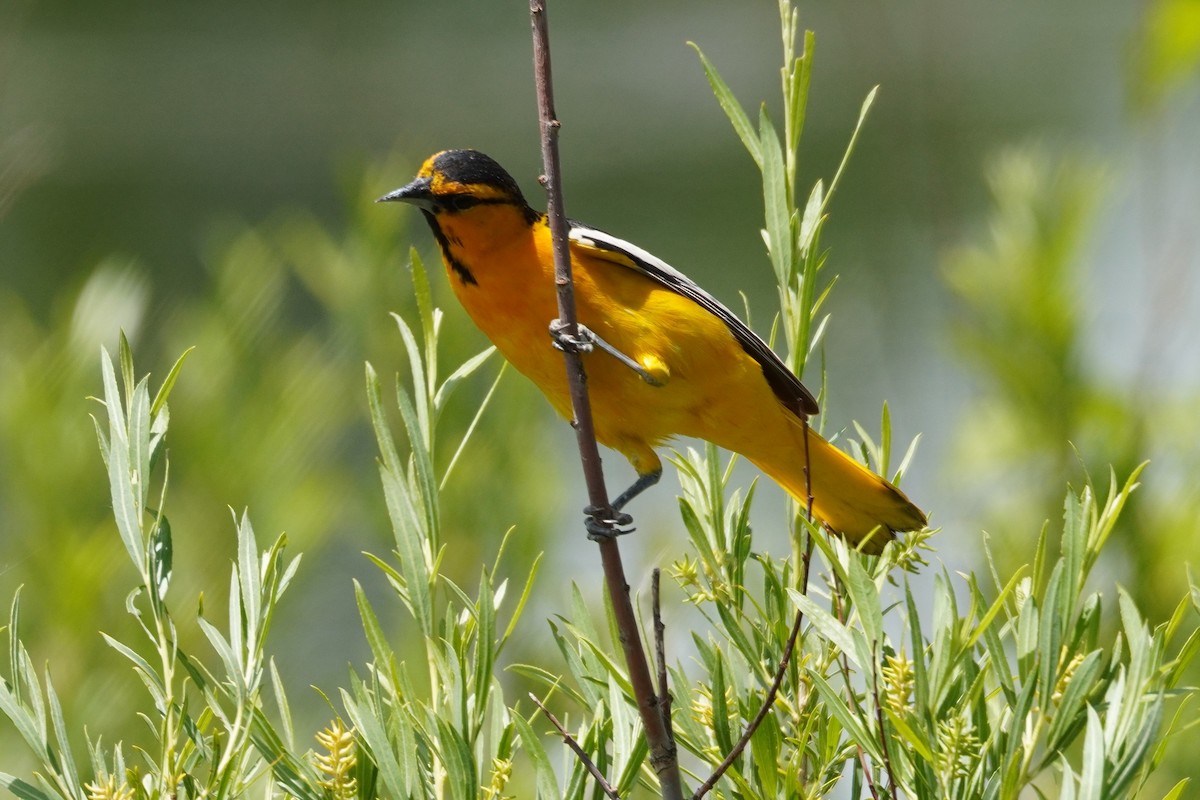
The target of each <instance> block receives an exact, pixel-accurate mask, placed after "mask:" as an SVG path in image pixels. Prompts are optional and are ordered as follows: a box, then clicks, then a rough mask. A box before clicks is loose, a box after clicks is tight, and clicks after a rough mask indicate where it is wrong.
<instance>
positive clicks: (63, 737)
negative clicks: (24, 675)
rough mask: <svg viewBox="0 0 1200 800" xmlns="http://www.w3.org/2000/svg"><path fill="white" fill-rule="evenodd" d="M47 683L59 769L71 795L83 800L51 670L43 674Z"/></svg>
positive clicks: (48, 702) (81, 788) (47, 697)
mask: <svg viewBox="0 0 1200 800" xmlns="http://www.w3.org/2000/svg"><path fill="white" fill-rule="evenodd" d="M43 680H44V681H45V683H46V702H47V704H48V705H49V706H50V723H51V725H52V726H53V728H54V739H55V741H56V742H57V744H58V758H57V759H56V760H57V761H58V767H59V769H60V770H61V776H62V781H63V783H65V784H66V786H65V788H67V789H68V790H69V791H70V792H71V795H72V796H73V797H75V798H78V800H83V798H84V794H85V793H84V791H83V786H82V785H81V784H80V783H79V772H78V769H77V768H76V766H75V755H74V754H73V753H72V752H71V740H70V737H68V736H67V723H66V720H64V719H63V711H62V704H61V703H60V702H59V701H58V692H56V691H55V690H54V683H53V682H52V681H51V680H50V668H49V667H47V668H46V671H45V673H44V674H43Z"/></svg>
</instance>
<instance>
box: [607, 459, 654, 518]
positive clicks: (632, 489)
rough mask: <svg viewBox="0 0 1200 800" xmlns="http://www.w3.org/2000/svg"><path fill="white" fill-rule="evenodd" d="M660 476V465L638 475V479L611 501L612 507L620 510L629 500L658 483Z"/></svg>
mask: <svg viewBox="0 0 1200 800" xmlns="http://www.w3.org/2000/svg"><path fill="white" fill-rule="evenodd" d="M660 478H662V467H659V468H658V469H656V470H654V471H653V472H647V473H646V474H645V475H638V479H637V480H636V481H634V482H633V483H632V484H631V485H630V486H629V488H628V489H626V490H625V491H623V492H621V494H619V495H617V499H616V500H613V502H612V507H613V508H614V509H616V510H617V511H620V510H621V509H622V508H624V507H625V506H626V505H628V504H629V501H630V500H632V499H633V498H635V497H637V496H638V495H639V494H641V493H642V492H644V491H646V490H647V489H649V488H650V487H651V486H653V485H654V484H656V483H658V481H659V479H660Z"/></svg>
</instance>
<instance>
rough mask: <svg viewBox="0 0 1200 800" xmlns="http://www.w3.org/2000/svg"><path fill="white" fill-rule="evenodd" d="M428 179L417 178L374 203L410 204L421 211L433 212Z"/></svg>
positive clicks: (431, 194)
mask: <svg viewBox="0 0 1200 800" xmlns="http://www.w3.org/2000/svg"><path fill="white" fill-rule="evenodd" d="M429 186H430V180H429V178H417V179H416V180H414V181H413V182H412V183H410V184H408V185H407V186H401V187H400V188H399V189H397V190H395V191H394V192H388V193H387V194H385V195H384V196H383V197H381V198H379V199H378V200H376V201H375V202H376V203H394V202H401V203H411V204H412V205H414V206H416V207H417V208H419V209H421V210H422V211H433V210H434V202H433V193H432V192H430V190H429Z"/></svg>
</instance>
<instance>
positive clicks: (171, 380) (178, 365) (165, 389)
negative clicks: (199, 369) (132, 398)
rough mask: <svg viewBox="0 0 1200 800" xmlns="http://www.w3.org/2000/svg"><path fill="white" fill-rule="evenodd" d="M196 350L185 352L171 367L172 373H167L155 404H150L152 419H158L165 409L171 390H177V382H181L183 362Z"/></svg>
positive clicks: (156, 394) (189, 349)
mask: <svg viewBox="0 0 1200 800" xmlns="http://www.w3.org/2000/svg"><path fill="white" fill-rule="evenodd" d="M195 349H196V348H195V346H192V347H189V348H188V349H187V350H184V351H183V355H181V356H180V357H179V358H177V359H175V363H174V364H172V365H171V371H170V372H168V373H167V377H166V379H165V380H164V381H163V382H162V386H160V387H158V391H157V392H156V393H155V394H154V402H153V403H151V404H150V416H151V417H155V418H157V417H158V415H159V413H160V412H161V411H162V410H163V407H164V406H166V404H167V398H169V397H170V396H171V390H172V389H174V388H175V381H177V380H179V373H180V372H182V371H183V362H184V361H186V360H187V357H188V356H189V355H191V354H192V351H193V350H195Z"/></svg>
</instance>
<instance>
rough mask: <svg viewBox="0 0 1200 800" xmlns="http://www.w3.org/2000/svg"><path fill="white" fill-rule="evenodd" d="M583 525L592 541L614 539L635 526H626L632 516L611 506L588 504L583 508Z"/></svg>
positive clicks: (630, 530) (633, 529)
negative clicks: (602, 506)
mask: <svg viewBox="0 0 1200 800" xmlns="http://www.w3.org/2000/svg"><path fill="white" fill-rule="evenodd" d="M583 513H584V520H583V526H584V527H585V528H587V532H588V538H589V539H591V540H592V541H593V542H602V541H605V540H607V539H615V538H617V537H618V536H624V535H625V534H627V533H633V532H634V531H635V530H637V529H636V528H626V527H623V526H625V525H629V524H630V523H632V522H633V517H631V516H630V515H629V514H626V513H624V512H621V511H617V510H616V509H613V508H600V507H598V506H588V507H587V508H585V509H584V510H583Z"/></svg>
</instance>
